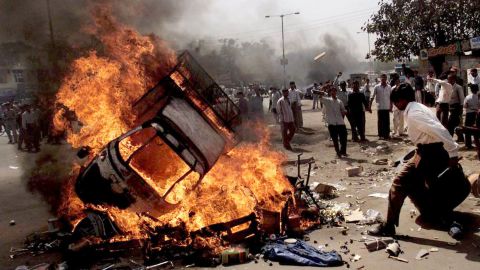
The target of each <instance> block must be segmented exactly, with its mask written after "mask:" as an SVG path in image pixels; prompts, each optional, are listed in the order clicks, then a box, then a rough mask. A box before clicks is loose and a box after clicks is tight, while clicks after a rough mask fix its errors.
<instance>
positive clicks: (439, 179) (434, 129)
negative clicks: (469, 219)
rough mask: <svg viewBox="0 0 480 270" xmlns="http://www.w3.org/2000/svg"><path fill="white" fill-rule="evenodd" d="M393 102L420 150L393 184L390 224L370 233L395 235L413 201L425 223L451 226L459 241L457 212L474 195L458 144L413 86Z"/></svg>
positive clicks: (401, 90) (404, 87)
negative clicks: (460, 162) (407, 200)
mask: <svg viewBox="0 0 480 270" xmlns="http://www.w3.org/2000/svg"><path fill="white" fill-rule="evenodd" d="M391 100H392V102H393V103H394V104H395V106H396V107H398V108H399V109H400V110H402V111H405V119H406V121H407V124H408V136H409V138H410V140H411V141H412V142H413V144H414V145H416V146H417V149H416V152H415V155H414V157H413V158H412V159H411V160H410V161H409V162H408V163H407V164H406V165H405V166H404V167H403V169H402V171H401V172H400V173H399V174H398V175H397V176H396V177H395V179H394V180H393V183H392V186H391V188H390V194H389V204H388V214H387V221H386V222H385V223H383V224H381V225H380V226H377V227H375V228H373V229H371V230H369V231H368V232H369V234H371V235H384V236H391V235H394V234H395V226H398V224H399V217H400V211H401V208H402V205H403V202H404V200H405V198H406V197H409V198H410V200H411V201H412V203H413V204H414V205H415V207H416V208H417V209H418V210H419V212H420V213H421V215H422V217H423V218H425V220H431V221H434V222H435V223H436V224H443V225H446V226H450V232H449V234H450V235H451V236H452V237H454V238H458V237H460V236H461V226H460V225H459V224H458V223H457V222H455V221H454V220H453V216H452V214H453V209H454V208H455V207H457V206H458V205H459V204H460V203H461V202H463V201H464V200H465V198H466V197H467V196H468V194H469V192H470V183H469V182H468V180H467V179H466V177H465V175H464V174H463V170H462V169H461V167H460V166H459V165H458V160H459V159H458V144H457V143H455V141H454V140H453V138H452V136H451V135H450V134H449V133H448V131H447V130H446V129H445V127H444V126H442V124H441V123H440V122H439V121H438V119H437V118H436V116H435V114H434V113H433V112H432V111H431V110H430V109H429V108H428V107H426V106H425V105H423V104H420V103H417V102H415V92H414V90H413V88H412V87H411V86H410V85H407V84H401V85H400V86H399V87H397V88H396V89H395V90H394V91H393V92H392V96H391Z"/></svg>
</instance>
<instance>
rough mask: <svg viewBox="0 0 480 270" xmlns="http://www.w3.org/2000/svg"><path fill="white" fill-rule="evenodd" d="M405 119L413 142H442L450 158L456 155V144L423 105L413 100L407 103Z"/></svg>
mask: <svg viewBox="0 0 480 270" xmlns="http://www.w3.org/2000/svg"><path fill="white" fill-rule="evenodd" d="M405 121H406V122H407V125H408V131H407V132H408V136H409V137H410V140H412V142H413V144H415V145H417V144H429V143H438V142H442V143H443V147H444V148H445V150H446V151H447V152H448V155H449V156H450V157H451V158H452V157H456V156H458V144H457V143H456V142H455V141H454V140H453V138H452V136H451V135H450V133H448V130H447V129H446V128H445V127H444V126H443V125H442V123H440V121H438V118H437V117H436V116H435V114H434V113H433V112H432V111H431V110H430V109H429V108H428V107H426V106H425V105H423V104H420V103H417V102H413V101H412V102H410V103H408V105H407V107H406V108H405Z"/></svg>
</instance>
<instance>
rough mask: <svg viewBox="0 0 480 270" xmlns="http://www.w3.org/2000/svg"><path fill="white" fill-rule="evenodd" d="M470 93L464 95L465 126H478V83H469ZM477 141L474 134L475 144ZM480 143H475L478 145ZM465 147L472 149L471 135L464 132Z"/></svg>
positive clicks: (479, 119)
mask: <svg viewBox="0 0 480 270" xmlns="http://www.w3.org/2000/svg"><path fill="white" fill-rule="evenodd" d="M470 91H471V92H472V93H471V94H470V95H468V96H467V97H465V100H464V101H463V107H464V108H465V126H466V127H480V125H478V124H480V123H479V121H480V118H479V117H478V112H479V110H480V103H479V102H478V94H477V93H478V85H477V84H470ZM477 143H478V136H475V144H477ZM479 146H480V145H477V147H479ZM465 147H467V148H468V149H472V148H473V146H472V136H471V134H465Z"/></svg>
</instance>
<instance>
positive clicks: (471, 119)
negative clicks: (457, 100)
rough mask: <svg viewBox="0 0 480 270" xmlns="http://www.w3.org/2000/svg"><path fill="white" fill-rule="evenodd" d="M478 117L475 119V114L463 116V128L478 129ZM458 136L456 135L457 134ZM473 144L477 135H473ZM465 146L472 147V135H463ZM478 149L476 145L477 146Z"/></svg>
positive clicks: (479, 118) (469, 113) (479, 122)
mask: <svg viewBox="0 0 480 270" xmlns="http://www.w3.org/2000/svg"><path fill="white" fill-rule="evenodd" d="M479 124H480V117H477V112H468V113H466V114H465V126H466V127H480V125H479ZM457 136H458V134H457ZM474 138H475V142H477V141H478V139H479V138H478V135H474ZM465 146H467V147H469V148H470V147H472V135H471V134H468V133H467V134H465ZM477 147H478V145H477Z"/></svg>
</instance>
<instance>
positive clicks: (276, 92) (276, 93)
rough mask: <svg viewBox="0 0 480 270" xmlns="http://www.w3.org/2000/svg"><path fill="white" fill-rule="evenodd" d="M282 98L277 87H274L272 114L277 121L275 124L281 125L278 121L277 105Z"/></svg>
mask: <svg viewBox="0 0 480 270" xmlns="http://www.w3.org/2000/svg"><path fill="white" fill-rule="evenodd" d="M281 97H282V94H281V93H280V91H279V90H278V89H277V88H276V87H272V97H271V103H272V114H273V118H274V119H275V123H277V124H278V123H279V121H278V110H277V103H278V100H279V99H280V98H281Z"/></svg>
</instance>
